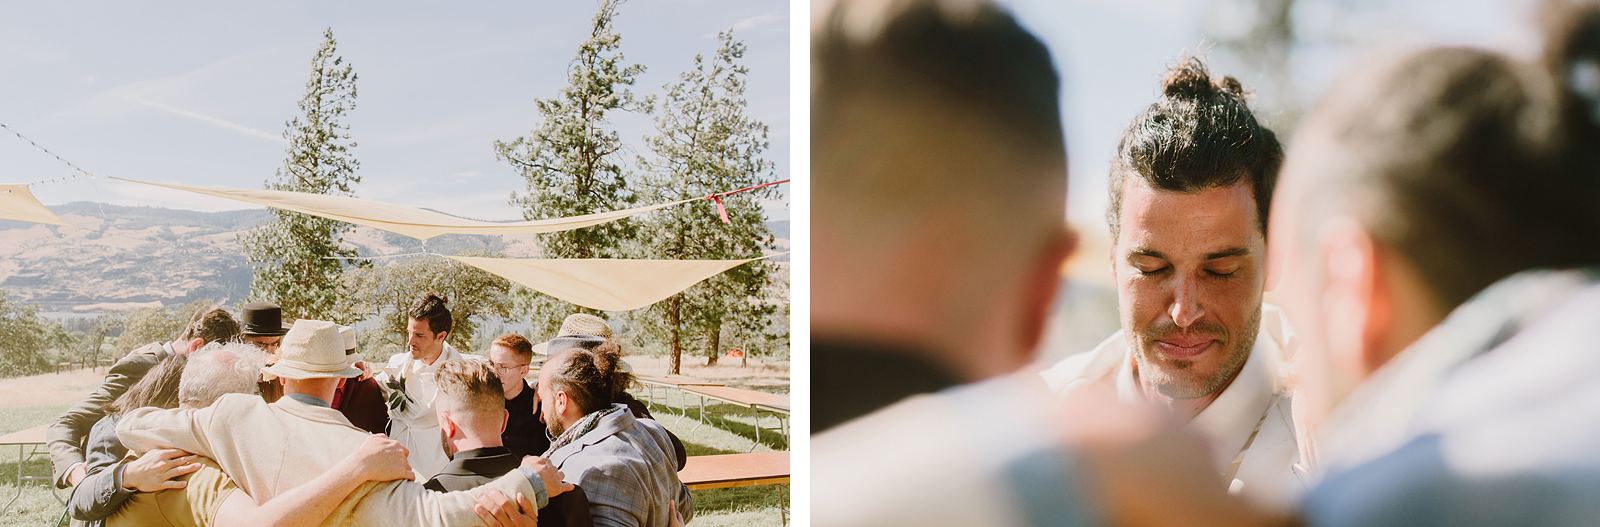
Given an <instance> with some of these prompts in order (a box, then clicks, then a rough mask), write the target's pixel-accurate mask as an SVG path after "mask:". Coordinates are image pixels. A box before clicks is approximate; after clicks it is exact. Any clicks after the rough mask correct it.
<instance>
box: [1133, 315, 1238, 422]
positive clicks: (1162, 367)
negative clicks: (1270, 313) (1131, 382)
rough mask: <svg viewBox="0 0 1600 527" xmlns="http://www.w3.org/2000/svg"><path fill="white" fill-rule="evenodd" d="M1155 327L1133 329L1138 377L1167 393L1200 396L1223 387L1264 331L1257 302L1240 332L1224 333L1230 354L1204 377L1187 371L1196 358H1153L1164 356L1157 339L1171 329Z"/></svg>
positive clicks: (1168, 395)
mask: <svg viewBox="0 0 1600 527" xmlns="http://www.w3.org/2000/svg"><path fill="white" fill-rule="evenodd" d="M1202 326H1204V323H1202ZM1213 327H1215V328H1217V329H1219V330H1222V331H1220V332H1222V333H1226V330H1225V329H1224V328H1221V326H1216V325H1213ZM1155 329H1157V328H1146V330H1145V331H1141V332H1137V333H1134V334H1133V335H1131V337H1130V338H1131V339H1132V340H1133V343H1132V344H1133V346H1134V354H1133V355H1134V362H1135V363H1136V365H1137V366H1138V369H1139V370H1138V371H1139V378H1140V379H1141V380H1142V381H1143V383H1144V384H1146V385H1148V386H1149V387H1151V388H1154V389H1155V390H1156V391H1157V392H1159V393H1161V394H1162V395H1164V396H1167V397H1171V398H1173V399H1197V398H1200V397H1205V396H1207V395H1211V394H1212V393H1214V392H1216V391H1217V390H1219V389H1221V388H1222V387H1223V386H1224V385H1226V384H1227V383H1228V381H1230V380H1232V379H1233V377H1234V375H1236V374H1237V373H1238V372H1239V370H1240V369H1241V368H1243V367H1244V363H1245V361H1246V360H1247V359H1249V358H1250V350H1251V349H1252V348H1254V347H1255V343H1256V337H1257V336H1258V335H1259V334H1260V332H1261V305H1260V304H1256V308H1255V311H1254V312H1252V313H1251V314H1250V320H1249V321H1247V322H1246V323H1245V327H1244V328H1242V329H1243V331H1242V332H1241V334H1240V335H1224V338H1225V339H1226V340H1225V342H1227V348H1226V349H1224V350H1223V351H1224V352H1225V353H1227V357H1226V358H1225V359H1224V360H1223V362H1222V366H1221V367H1220V368H1218V369H1217V371H1216V372H1215V373H1213V374H1211V375H1210V376H1208V377H1206V378H1203V379H1196V378H1194V377H1193V376H1191V375H1184V373H1185V372H1186V371H1187V370H1189V369H1190V368H1191V367H1193V366H1194V362H1195V361H1189V360H1173V361H1168V362H1165V363H1157V362H1156V361H1155V360H1153V359H1154V358H1156V357H1160V356H1161V355H1160V352H1159V351H1156V347H1157V346H1158V344H1157V343H1156V341H1157V340H1159V339H1160V338H1161V337H1163V336H1165V334H1169V333H1170V330H1164V331H1152V330H1155ZM1162 329H1165V328H1162ZM1213 332H1216V331H1213Z"/></svg>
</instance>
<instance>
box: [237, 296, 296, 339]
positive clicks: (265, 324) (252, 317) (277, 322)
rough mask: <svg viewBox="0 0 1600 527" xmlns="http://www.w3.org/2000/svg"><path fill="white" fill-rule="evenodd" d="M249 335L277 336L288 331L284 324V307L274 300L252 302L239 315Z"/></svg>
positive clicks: (246, 334)
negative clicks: (273, 301)
mask: <svg viewBox="0 0 1600 527" xmlns="http://www.w3.org/2000/svg"><path fill="white" fill-rule="evenodd" d="M239 322H240V323H242V324H243V325H244V334H245V336H247V337H277V336H282V335H283V334H284V333H288V332H289V330H288V328H286V327H284V325H283V309H281V308H279V307H278V305H277V304H274V303H272V302H251V303H248V304H245V305H244V312H243V313H241V314H240V315H239Z"/></svg>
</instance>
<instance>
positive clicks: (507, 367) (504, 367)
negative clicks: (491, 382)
mask: <svg viewBox="0 0 1600 527" xmlns="http://www.w3.org/2000/svg"><path fill="white" fill-rule="evenodd" d="M489 364H493V365H494V369H496V370H500V371H504V372H513V371H519V370H522V369H524V368H527V367H528V365H527V364H500V363H498V362H494V361H489Z"/></svg>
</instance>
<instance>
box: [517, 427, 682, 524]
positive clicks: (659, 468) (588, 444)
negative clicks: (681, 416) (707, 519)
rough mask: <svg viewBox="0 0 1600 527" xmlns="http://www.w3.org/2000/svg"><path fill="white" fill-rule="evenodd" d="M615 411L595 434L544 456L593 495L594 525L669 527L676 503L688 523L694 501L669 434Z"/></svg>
mask: <svg viewBox="0 0 1600 527" xmlns="http://www.w3.org/2000/svg"><path fill="white" fill-rule="evenodd" d="M613 407H622V408H623V410H624V411H620V412H612V413H611V414H610V415H607V416H605V418H603V419H602V420H601V421H600V423H599V424H598V425H596V426H595V428H594V430H591V431H590V432H589V433H587V434H584V435H583V436H582V437H579V438H578V439H577V440H576V441H573V442H572V443H570V444H567V445H565V446H562V447H561V448H557V449H555V450H552V451H550V452H549V455H548V456H546V457H548V458H550V462H551V463H553V464H555V466H556V468H557V469H560V470H561V472H562V473H563V474H565V475H566V477H567V481H569V482H571V483H574V484H576V485H578V486H580V487H583V490H584V491H585V492H586V493H588V495H589V513H590V515H592V516H593V517H594V524H595V525H596V526H632V527H665V526H666V525H667V522H668V520H669V519H670V518H671V512H670V510H669V509H668V507H671V506H672V502H673V500H677V502H678V512H679V513H680V514H682V515H683V520H684V521H685V522H687V521H689V520H690V519H691V518H693V517H694V498H693V497H691V496H690V495H689V487H687V486H684V484H683V482H682V481H679V480H678V472H677V468H678V459H677V454H675V453H674V452H673V449H672V439H671V438H670V436H668V434H667V429H666V427H664V426H661V424H660V423H657V422H655V421H654V420H650V419H637V418H634V417H633V413H632V412H628V411H626V406H624V405H620V404H619V405H613Z"/></svg>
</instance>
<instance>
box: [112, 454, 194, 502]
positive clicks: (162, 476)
mask: <svg viewBox="0 0 1600 527" xmlns="http://www.w3.org/2000/svg"><path fill="white" fill-rule="evenodd" d="M198 458H199V457H198V456H195V455H194V454H190V453H188V452H184V451H182V450H171V449H156V450H151V451H149V452H145V453H144V455H142V456H139V458H138V459H135V460H133V461H129V462H127V463H125V464H123V465H122V469H121V470H122V488H125V489H132V490H137V491H139V492H156V491H161V490H166V489H181V488H183V487H184V486H186V485H187V484H188V483H187V482H183V481H174V480H175V479H176V478H178V477H181V476H183V475H184V474H188V473H190V472H194V471H196V470H200V464H199V463H195V460H196V459H198Z"/></svg>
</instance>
